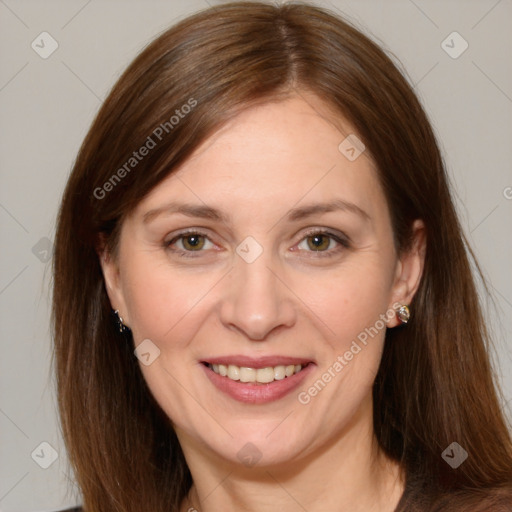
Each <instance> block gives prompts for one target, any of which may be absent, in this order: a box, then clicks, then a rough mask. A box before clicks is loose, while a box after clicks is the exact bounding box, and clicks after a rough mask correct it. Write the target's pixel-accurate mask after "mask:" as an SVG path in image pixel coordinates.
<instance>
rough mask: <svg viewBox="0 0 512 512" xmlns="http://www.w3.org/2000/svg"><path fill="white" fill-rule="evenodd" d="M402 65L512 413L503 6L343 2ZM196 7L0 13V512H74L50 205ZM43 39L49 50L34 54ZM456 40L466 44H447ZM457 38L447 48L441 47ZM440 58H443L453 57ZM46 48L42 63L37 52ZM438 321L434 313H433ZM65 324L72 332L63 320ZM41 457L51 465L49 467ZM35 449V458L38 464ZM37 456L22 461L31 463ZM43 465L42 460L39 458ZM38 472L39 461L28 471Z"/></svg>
mask: <svg viewBox="0 0 512 512" xmlns="http://www.w3.org/2000/svg"><path fill="white" fill-rule="evenodd" d="M317 3H318V4H319V5H323V6H326V7H330V8H332V9H335V10H336V9H339V11H341V12H343V13H345V15H347V16H348V17H349V18H350V19H351V20H353V21H354V22H355V23H356V24H358V25H359V26H360V27H361V28H363V29H364V30H365V31H366V32H367V33H369V34H370V35H371V37H373V38H374V39H376V40H377V41H378V42H380V43H381V44H383V45H384V46H385V47H386V48H387V49H388V50H390V51H392V52H393V53H394V55H396V57H397V58H398V59H399V60H400V61H401V62H402V63H403V65H404V67H405V69H406V70H407V73H408V76H409V79H410V81H411V82H412V83H413V84H414V85H415V89H416V91H417V93H418V94H419V96H420V98H421V99H422V101H423V103H424V105H425V106H426V109H427V111H428V113H429V115H430V118H431V120H432V123H433V125H434V128H435V130H436V132H437V134H438V137H439V140H440V141H441V145H442V149H443V152H444V155H445V158H446V163H447V166H448V170H449V173H450V177H451V180H452V182H453V188H454V191H455V194H456V201H457V208H458V210H459V213H460V216H461V220H462V224H463V226H464V229H465V231H466V233H467V235H468V237H469V240H470V242H471V243H472V246H473V248H474V249H475V252H476V254H477V257H478V259H479V261H480V263H481V265H482V268H483V269H484V272H485V274H486V277H487V278H488V280H489V283H490V285H491V291H492V294H493V295H492V299H493V301H494V303H495V305H494V306H493V304H492V301H491V302H489V300H487V299H485V298H484V302H485V304H486V305H487V306H486V307H487V308H488V309H487V315H488V318H489V321H490V324H491V326H492V330H493V332H494V334H495V338H496V347H497V353H496V356H495V360H496V361H497V364H496V368H497V371H498V373H499V375H500V379H501V383H502V386H503V389H504V394H505V400H504V408H505V409H506V410H507V414H509V416H510V405H512V404H509V401H511V399H512V378H511V374H512V348H511V347H512V346H511V342H510V339H511V333H512V320H511V317H512V315H511V308H512V291H511V290H512V273H511V271H510V262H511V261H512V239H511V236H510V235H511V230H510V225H511V222H510V220H511V213H512V173H511V162H512V139H511V134H512V115H511V114H512V59H510V49H511V46H512V32H511V31H510V20H511V19H512V2H511V1H510V0H501V1H496V0H478V1H477V0H458V1H455V0H451V1H428V0H396V1H386V2H384V1H381V2H378V1H376V0H366V1H365V0H362V1H361V0H360V1H355V0H345V1H343V0H339V1H332V2H327V1H326V2H317ZM207 6H208V3H207V2H205V1H197V2H195V1H194V2H185V1H177V0H173V1H170V0H169V1H144V2H143V1H134V0H133V1H100V0H92V1H86V0H80V1H74V0H73V1H69V0H67V1H64V0H62V1H45V2H41V1H23V0H18V1H16V0H0V52H1V54H0V55H1V70H0V133H1V138H0V165H1V175H0V176H1V177H0V183H1V188H0V225H1V233H2V236H1V244H2V249H1V251H0V308H1V332H0V340H1V354H2V355H1V357H0V365H1V366H0V380H1V388H0V389H1V395H0V443H1V444H0V460H1V465H0V509H1V510H2V511H4V512H5V511H29V510H30V511H37V510H51V509H58V508H62V507H64V506H65V505H72V504H74V503H77V502H79V496H78V494H77V491H76V488H75V487H74V486H73V484H72V482H71V481H68V478H67V477H66V473H67V462H66V456H65V452H64V448H63V445H62V441H61V438H60V434H59V426H58V421H57V416H56V409H55V392H54V388H53V380H52V373H51V366H50V363H51V359H50V353H51V351H50V347H51V341H50V330H49V303H50V291H49V290H50V263H51V261H49V258H51V242H52V240H53V237H54V226H55V216H56V211H57V206H58V203H59V199H60V196H61V194H62V191H63V187H64V184H65V181H66V178H67V176H68V173H69V172H70V169H71V167H72V164H73V161H74V158H75V155H76V153H77V150H78V148H79V145H80V143H81V141H82V139H83V137H84V136H85V134H86V132H87V130H88V127H89V125H90V123H91V121H92V119H93V116H94V115H95V113H96V111H97V110H98V108H99V106H100V104H101V102H102V100H103V99H104V98H105V96H106V94H107V92H108V91H109V89H110V87H111V86H112V85H113V83H114V82H115V80H116V79H117V77H118V76H119V74H120V73H121V72H122V70H123V69H124V68H125V67H126V65H127V64H128V63H129V62H130V61H131V60H132V59H133V58H134V57H135V55H136V54H137V53H138V52H139V50H140V49H141V48H142V47H143V46H144V45H145V44H147V43H148V42H149V41H150V40H151V39H152V38H153V37H155V36H156V35H157V34H159V33H160V32H162V31H163V30H164V29H166V28H167V27H168V26H169V25H171V24H172V23H174V22H176V21H178V20H180V19H182V18H183V17H185V16H186V15H188V14H190V13H192V12H194V11H196V10H198V9H202V8H205V7H207ZM43 31H47V32H48V33H50V34H51V36H52V37H53V38H54V39H55V40H56V41H57V42H58V45H59V46H58V49H57V50H56V51H55V52H54V53H53V54H52V55H51V56H49V57H48V58H47V59H43V58H41V57H40V56H39V54H38V53H36V51H34V50H33V49H32V47H31V43H32V41H34V40H35V41H36V43H37V42H38V41H39V44H40V46H42V45H41V43H40V38H38V36H39V34H41V32H43ZM453 31H457V32H458V33H459V34H461V36H462V37H463V38H464V40H466V41H467V43H468V44H469V47H468V49H467V50H466V51H465V52H464V53H462V54H461V55H460V56H458V58H452V57H451V56H450V55H448V54H447V53H446V51H445V49H448V50H449V51H451V52H452V53H454V52H455V53H457V52H458V51H460V49H462V44H463V42H462V41H461V40H460V39H457V38H455V39H453V37H452V38H448V40H447V42H446V43H445V49H443V47H442V45H441V43H442V41H444V40H445V39H446V38H447V36H449V34H451V33H452V32H453ZM452 39H453V42H452ZM446 45H449V46H452V47H453V48H451V49H449V48H447V47H446ZM45 48H46V49H48V48H49V41H48V40H46V43H45ZM439 314H440V315H442V314H443V312H442V311H440V312H439ZM70 321H73V319H72V318H70ZM42 442H47V443H49V444H50V445H51V446H52V447H53V448H54V449H55V451H56V453H58V459H57V460H56V461H55V463H53V464H52V465H51V466H50V467H49V468H48V469H43V468H42V467H40V464H43V465H44V463H48V462H51V460H50V459H49V457H50V450H49V449H48V447H47V446H46V447H45V446H44V445H43V447H40V444H41V443H42ZM34 450H35V452H34ZM32 453H34V455H33V457H32V456H31V454H32ZM38 454H39V457H37V455H38ZM35 461H38V462H39V464H37V463H36V462H35Z"/></svg>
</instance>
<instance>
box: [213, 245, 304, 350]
mask: <svg viewBox="0 0 512 512" xmlns="http://www.w3.org/2000/svg"><path fill="white" fill-rule="evenodd" d="M270 264H271V262H270V261H269V259H267V258H266V257H265V253H263V254H262V255H261V256H260V257H259V258H258V259H257V260H256V261H254V262H252V263H247V262H245V261H244V260H243V259H242V258H239V257H238V256H237V257H236V260H235V263H234V268H233V270H232V271H231V272H230V279H229V281H228V283H227V287H226V293H225V295H224V299H223V301H222V305H221V308H220V319H221V322H222V323H223V325H225V326H226V327H227V328H229V329H233V330H236V331H239V332H241V333H242V334H243V335H244V336H245V337H246V338H248V339H249V340H251V341H264V340H268V338H269V336H270V334H271V333H275V332H277V331H278V330H281V329H285V328H290V327H292V326H293V325H294V324H295V322H296V314H297V311H296V307H295V305H294V302H293V294H292V292H291V291H290V289H289V288H288V287H287V286H286V285H285V284H284V283H283V281H284V279H283V278H282V277H281V276H279V273H278V272H276V271H275V270H273V269H272V268H271V266H270Z"/></svg>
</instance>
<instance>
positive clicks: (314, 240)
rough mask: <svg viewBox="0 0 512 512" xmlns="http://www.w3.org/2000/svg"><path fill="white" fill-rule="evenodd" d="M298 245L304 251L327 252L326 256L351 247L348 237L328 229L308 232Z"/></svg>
mask: <svg viewBox="0 0 512 512" xmlns="http://www.w3.org/2000/svg"><path fill="white" fill-rule="evenodd" d="M297 247H298V248H299V249H300V250H302V251H306V252H313V253H325V256H331V255H332V254H333V253H338V252H339V251H342V250H343V248H348V247H350V244H349V241H348V238H347V237H343V236H341V235H336V234H334V233H330V232H328V231H322V230H313V231H310V232H308V233H306V237H305V238H303V239H302V240H301V242H300V243H299V244H298V245H297ZM322 256H324V254H322Z"/></svg>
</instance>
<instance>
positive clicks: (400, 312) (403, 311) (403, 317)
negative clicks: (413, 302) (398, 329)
mask: <svg viewBox="0 0 512 512" xmlns="http://www.w3.org/2000/svg"><path fill="white" fill-rule="evenodd" d="M396 316H397V317H398V320H400V323H402V324H406V323H407V322H408V321H409V318H411V312H410V310H409V307H408V306H405V305H401V306H400V307H399V308H398V309H397V310H396Z"/></svg>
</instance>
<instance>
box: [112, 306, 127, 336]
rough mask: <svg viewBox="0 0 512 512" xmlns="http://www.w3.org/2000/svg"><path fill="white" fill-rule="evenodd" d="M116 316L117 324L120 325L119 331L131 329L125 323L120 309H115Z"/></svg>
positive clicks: (123, 331)
mask: <svg viewBox="0 0 512 512" xmlns="http://www.w3.org/2000/svg"><path fill="white" fill-rule="evenodd" d="M114 316H115V319H116V323H117V326H118V327H119V332H120V333H123V334H124V333H125V332H128V331H130V328H129V327H128V326H127V325H124V323H123V319H122V318H121V316H120V315H119V311H118V310H117V309H116V310H115V311H114Z"/></svg>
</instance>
